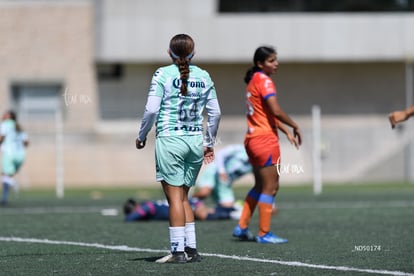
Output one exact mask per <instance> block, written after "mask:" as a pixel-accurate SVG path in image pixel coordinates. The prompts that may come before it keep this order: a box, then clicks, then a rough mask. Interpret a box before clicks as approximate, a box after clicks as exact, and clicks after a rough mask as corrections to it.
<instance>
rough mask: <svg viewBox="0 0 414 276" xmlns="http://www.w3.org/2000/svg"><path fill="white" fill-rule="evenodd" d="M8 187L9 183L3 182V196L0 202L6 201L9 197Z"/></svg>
mask: <svg viewBox="0 0 414 276" xmlns="http://www.w3.org/2000/svg"><path fill="white" fill-rule="evenodd" d="M9 188H10V186H9V183H6V182H3V196H2V198H1V202H4V203H6V202H7V198H8V197H9Z"/></svg>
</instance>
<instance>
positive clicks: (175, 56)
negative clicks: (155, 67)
mask: <svg viewBox="0 0 414 276" xmlns="http://www.w3.org/2000/svg"><path fill="white" fill-rule="evenodd" d="M170 54H171V56H172V57H173V58H174V59H179V58H180V57H179V56H178V55H176V54H175V53H174V52H173V50H171V48H170ZM193 56H194V51H193V52H191V53H190V54H189V55H188V56H186V57H185V59H192V58H193Z"/></svg>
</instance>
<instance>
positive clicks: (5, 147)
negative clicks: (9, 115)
mask: <svg viewBox="0 0 414 276" xmlns="http://www.w3.org/2000/svg"><path fill="white" fill-rule="evenodd" d="M0 135H1V136H3V137H4V140H3V142H2V144H1V151H2V152H3V153H8V154H14V155H21V154H24V152H25V147H24V142H25V141H26V140H27V135H26V133H24V132H20V131H17V129H16V123H15V122H14V121H13V120H10V119H9V120H5V121H3V122H2V123H1V125H0Z"/></svg>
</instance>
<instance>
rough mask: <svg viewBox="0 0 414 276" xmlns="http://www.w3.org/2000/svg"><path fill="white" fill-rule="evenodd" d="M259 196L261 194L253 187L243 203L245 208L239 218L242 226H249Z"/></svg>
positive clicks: (243, 227)
mask: <svg viewBox="0 0 414 276" xmlns="http://www.w3.org/2000/svg"><path fill="white" fill-rule="evenodd" d="M259 196H260V194H258V193H257V192H256V191H255V190H253V189H251V190H250V191H249V193H248V194H247V196H246V198H245V200H244V203H243V210H242V213H241V216H240V219H239V226H240V228H242V229H245V228H247V227H248V226H249V223H250V219H251V217H252V215H253V212H254V209H255V208H256V205H257V201H258V199H259Z"/></svg>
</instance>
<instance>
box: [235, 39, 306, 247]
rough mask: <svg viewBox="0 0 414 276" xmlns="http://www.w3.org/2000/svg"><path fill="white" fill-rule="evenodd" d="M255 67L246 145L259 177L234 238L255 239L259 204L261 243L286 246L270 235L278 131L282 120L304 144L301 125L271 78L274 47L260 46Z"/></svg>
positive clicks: (248, 92)
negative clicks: (283, 103) (254, 217)
mask: <svg viewBox="0 0 414 276" xmlns="http://www.w3.org/2000/svg"><path fill="white" fill-rule="evenodd" d="M253 62H254V66H253V67H252V68H251V69H250V70H248V71H247V73H246V76H245V79H244V80H245V82H246V83H247V88H246V106H247V126H248V130H247V133H246V136H245V140H244V145H245V148H246V152H247V155H248V156H249V160H250V163H251V164H252V166H253V173H254V178H255V184H254V187H253V188H252V189H251V190H250V191H249V192H248V194H247V196H246V198H245V201H244V204H243V211H242V214H241V217H240V220H239V224H238V225H237V226H236V227H235V228H234V230H233V236H234V237H237V238H239V239H241V240H253V239H254V236H253V235H252V234H251V232H250V231H249V230H248V226H249V222H250V219H251V216H252V214H253V212H254V210H255V208H256V205H258V208H259V233H258V235H257V236H256V241H257V242H258V243H285V242H287V239H284V238H281V237H279V236H277V235H275V234H273V233H272V232H270V222H271V218H272V205H273V201H274V198H275V196H276V193H277V191H278V189H279V175H278V172H277V166H279V162H280V148H279V139H278V133H277V128H278V124H280V123H279V121H280V122H281V123H283V124H285V125H287V126H289V127H291V128H292V129H293V135H294V137H295V138H296V139H297V141H296V143H295V145H296V146H298V145H300V144H301V141H302V138H301V133H300V130H299V126H298V125H297V124H296V123H295V122H294V121H293V120H292V119H291V118H290V117H289V116H288V115H287V114H286V113H285V112H284V111H283V110H282V108H281V107H280V106H279V102H278V100H277V94H276V87H275V85H274V83H273V81H272V79H271V78H270V76H271V75H272V74H274V73H275V72H276V71H277V68H278V65H279V63H278V61H277V55H276V51H275V50H274V49H273V48H272V47H259V48H257V49H256V51H255V53H254V58H253Z"/></svg>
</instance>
